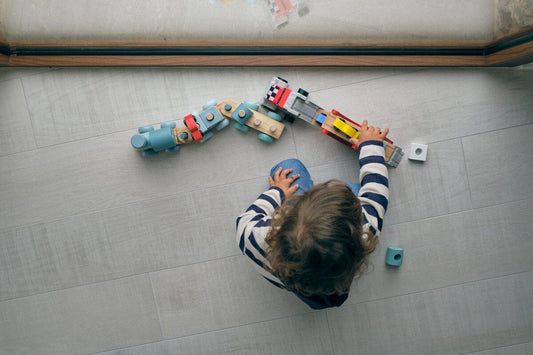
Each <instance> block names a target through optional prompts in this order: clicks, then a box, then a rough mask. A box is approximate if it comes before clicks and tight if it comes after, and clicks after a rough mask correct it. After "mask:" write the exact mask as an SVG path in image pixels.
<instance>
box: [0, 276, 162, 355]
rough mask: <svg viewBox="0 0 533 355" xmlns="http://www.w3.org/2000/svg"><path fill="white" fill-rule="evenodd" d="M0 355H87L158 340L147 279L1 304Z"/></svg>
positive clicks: (158, 331) (159, 332) (64, 291)
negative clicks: (87, 354)
mask: <svg viewBox="0 0 533 355" xmlns="http://www.w3.org/2000/svg"><path fill="white" fill-rule="evenodd" d="M0 319H1V322H0V353H1V354H43V355H44V354H54V355H55V354H86V353H91V352H97V351H104V350H111V349H114V348H117V347H128V346H133V345H138V344H144V343H147V342H153V341H158V340H161V331H160V329H159V324H158V320H157V310H156V308H155V304H154V298H153V294H152V288H151V285H150V280H149V278H148V275H140V276H135V277H131V278H125V279H120V280H115V281H112V282H105V283H98V284H93V285H89V286H84V287H78V288H71V289H68V290H63V291H58V292H51V293H46V294H42V295H36V296H31V297H26V298H19V299H16V300H10V301H4V302H1V303H0Z"/></svg>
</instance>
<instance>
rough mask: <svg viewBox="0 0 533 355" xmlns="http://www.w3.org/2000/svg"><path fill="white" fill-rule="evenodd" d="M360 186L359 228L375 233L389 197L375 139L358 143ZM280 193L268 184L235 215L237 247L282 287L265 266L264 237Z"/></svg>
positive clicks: (382, 154)
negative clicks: (237, 215)
mask: <svg viewBox="0 0 533 355" xmlns="http://www.w3.org/2000/svg"><path fill="white" fill-rule="evenodd" d="M359 165H360V167H361V169H360V182H361V190H360V191H359V200H360V201H361V207H362V209H363V231H364V232H365V231H371V232H372V233H373V234H374V236H376V237H378V236H379V234H380V231H381V228H382V226H383V216H384V215H385V211H386V210H387V205H388V201H389V181H388V172H387V166H386V165H385V150H384V148H383V143H382V142H379V141H367V142H364V143H362V144H361V145H360V146H359ZM284 199H285V196H284V193H283V191H282V190H281V189H279V188H277V187H271V188H270V189H268V190H267V191H265V192H264V193H262V194H261V195H260V196H259V197H258V198H257V200H255V202H254V203H253V204H252V205H251V206H250V207H248V209H247V210H246V211H245V212H244V213H243V214H241V215H240V216H239V217H238V218H237V242H238V243H239V248H240V250H241V251H242V253H243V254H244V255H246V256H247V257H248V258H249V259H250V260H251V261H252V262H253V264H254V265H255V267H256V268H257V270H258V271H259V272H260V274H261V275H262V276H263V277H264V278H265V279H267V280H268V281H269V282H270V283H272V284H274V285H276V286H278V287H280V288H283V289H285V288H286V287H285V285H284V284H283V283H282V282H281V281H280V280H279V279H278V278H277V277H276V276H275V275H273V274H272V273H270V272H269V271H268V270H269V269H270V264H269V262H268V260H267V251H268V248H269V246H268V244H267V243H266V242H265V238H266V236H267V234H268V232H269V231H270V224H271V221H272V214H273V213H274V211H275V210H276V209H277V208H278V207H279V206H280V205H281V204H282V203H283V201H284Z"/></svg>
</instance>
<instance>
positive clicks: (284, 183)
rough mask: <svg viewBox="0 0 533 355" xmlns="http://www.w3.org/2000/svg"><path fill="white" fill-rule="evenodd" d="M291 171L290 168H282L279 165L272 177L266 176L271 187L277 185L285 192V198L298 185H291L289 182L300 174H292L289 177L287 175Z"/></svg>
mask: <svg viewBox="0 0 533 355" xmlns="http://www.w3.org/2000/svg"><path fill="white" fill-rule="evenodd" d="M290 173H292V169H287V170H283V169H282V168H281V167H280V168H279V169H278V170H277V171H276V172H275V173H274V179H272V176H269V177H268V182H269V183H270V186H271V187H278V188H280V189H282V190H283V192H284V193H285V198H287V197H289V196H291V195H292V194H294V193H295V192H296V190H298V188H299V187H300V185H298V184H294V185H292V186H291V184H292V183H293V182H294V181H295V180H296V179H298V178H299V177H300V174H294V175H291V176H289V177H287V175H289V174H290Z"/></svg>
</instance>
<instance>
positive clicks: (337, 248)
mask: <svg viewBox="0 0 533 355" xmlns="http://www.w3.org/2000/svg"><path fill="white" fill-rule="evenodd" d="M388 132H389V129H388V128H387V129H385V130H384V131H383V132H381V131H380V129H379V128H376V127H371V126H368V122H367V121H364V122H363V125H362V126H361V130H360V136H359V139H358V140H352V143H354V144H358V145H359V164H360V166H361V172H360V181H361V185H360V190H359V187H356V186H354V185H353V184H352V185H350V184H348V185H347V184H345V183H342V182H340V181H338V180H330V181H327V182H325V183H321V184H317V185H315V186H313V182H312V180H311V178H310V176H309V172H308V171H307V169H306V168H305V166H304V165H303V164H302V163H301V162H300V161H298V160H296V159H291V160H285V161H283V162H281V163H280V164H278V165H277V166H275V167H274V168H272V171H271V175H270V176H269V178H268V180H269V183H270V186H271V187H270V189H269V190H267V191H266V192H264V193H263V194H261V196H259V198H258V199H257V200H256V201H255V202H254V203H253V204H252V205H251V206H250V207H249V208H248V209H247V210H246V212H244V213H243V214H241V215H240V216H239V217H238V218H237V241H238V242H239V248H240V249H241V251H242V252H243V253H244V254H245V255H247V256H248V257H249V258H250V259H251V260H252V261H253V262H254V264H255V265H256V267H257V268H258V270H259V272H260V273H261V274H262V276H264V277H265V279H267V280H268V281H269V282H270V283H272V284H274V285H276V286H278V287H280V288H282V289H287V290H289V291H292V292H293V293H294V294H295V295H296V296H298V298H300V299H301V300H302V301H303V302H305V303H306V304H307V305H309V306H310V307H311V308H313V309H322V308H328V307H334V306H336V307H338V306H340V305H341V304H342V303H343V302H344V301H345V300H346V299H347V298H348V292H349V290H350V285H351V283H352V281H353V279H354V277H356V276H358V275H360V274H361V272H362V271H363V270H364V268H365V266H366V262H367V257H368V255H369V254H370V253H371V252H372V251H373V250H374V249H375V247H376V244H377V238H378V236H379V233H380V231H381V227H382V223H383V216H384V214H385V211H386V209H387V204H388V198H389V188H388V186H389V185H388V173H387V167H386V165H385V158H384V156H385V152H384V148H383V140H384V138H385V137H386V135H387V133H388ZM295 181H298V183H296V182H295ZM356 195H358V196H359V197H357V196H356Z"/></svg>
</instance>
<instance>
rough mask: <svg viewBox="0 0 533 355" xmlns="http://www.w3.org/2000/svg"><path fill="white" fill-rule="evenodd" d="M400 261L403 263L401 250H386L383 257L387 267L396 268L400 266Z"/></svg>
mask: <svg viewBox="0 0 533 355" xmlns="http://www.w3.org/2000/svg"><path fill="white" fill-rule="evenodd" d="M402 261H403V249H402V248H395V247H388V248H387V254H386V256H385V262H386V263H387V265H390V266H396V267H398V266H400V265H402Z"/></svg>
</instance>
